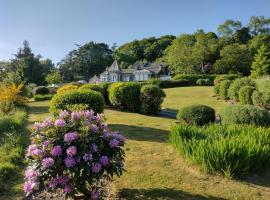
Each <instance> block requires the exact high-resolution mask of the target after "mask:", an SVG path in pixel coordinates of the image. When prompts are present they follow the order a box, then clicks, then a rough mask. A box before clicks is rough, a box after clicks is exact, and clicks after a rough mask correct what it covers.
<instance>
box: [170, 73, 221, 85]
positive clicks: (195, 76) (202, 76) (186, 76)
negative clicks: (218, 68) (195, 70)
mask: <svg viewBox="0 0 270 200" xmlns="http://www.w3.org/2000/svg"><path fill="white" fill-rule="evenodd" d="M216 76H217V75H216V74H177V75H175V76H174V77H173V80H183V79H184V80H188V81H189V83H190V84H191V85H196V82H197V80H198V79H209V80H210V81H211V85H213V84H214V79H215V78H216Z"/></svg>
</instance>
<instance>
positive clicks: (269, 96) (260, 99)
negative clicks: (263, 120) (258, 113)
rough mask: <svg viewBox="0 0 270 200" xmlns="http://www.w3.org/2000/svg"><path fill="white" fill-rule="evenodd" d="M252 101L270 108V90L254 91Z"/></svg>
mask: <svg viewBox="0 0 270 200" xmlns="http://www.w3.org/2000/svg"><path fill="white" fill-rule="evenodd" d="M252 102H253V104H254V105H256V106H260V107H262V108H265V109H267V110H270V91H265V92H259V91H254V92H253V94H252Z"/></svg>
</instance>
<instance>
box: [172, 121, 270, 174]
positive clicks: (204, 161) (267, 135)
mask: <svg viewBox="0 0 270 200" xmlns="http://www.w3.org/2000/svg"><path fill="white" fill-rule="evenodd" d="M269 141H270V129H268V128H262V127H256V126H254V125H227V126H226V125H214V124H213V125H210V126H207V127H204V128H200V127H196V126H189V125H186V124H180V125H176V126H174V127H172V129H171V134H170V142H171V143H172V144H173V145H174V146H175V147H176V149H177V150H178V151H179V152H180V153H181V154H182V155H183V156H184V157H185V158H186V159H188V160H191V161H192V162H194V163H195V164H198V165H199V166H201V167H202V168H203V169H205V170H206V171H208V172H211V173H220V174H223V175H225V176H228V177H242V176H245V175H249V174H252V173H255V172H260V171H263V170H265V169H267V168H269V165H270V143H269Z"/></svg>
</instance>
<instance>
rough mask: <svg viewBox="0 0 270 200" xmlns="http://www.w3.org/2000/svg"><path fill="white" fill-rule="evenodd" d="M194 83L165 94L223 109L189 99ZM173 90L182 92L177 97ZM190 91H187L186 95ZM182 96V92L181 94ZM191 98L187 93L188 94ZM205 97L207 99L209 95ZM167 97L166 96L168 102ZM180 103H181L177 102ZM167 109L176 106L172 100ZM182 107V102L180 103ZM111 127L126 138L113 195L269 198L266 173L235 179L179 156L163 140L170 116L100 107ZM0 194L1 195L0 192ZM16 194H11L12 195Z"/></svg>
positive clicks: (37, 111) (39, 108) (38, 110)
mask: <svg viewBox="0 0 270 200" xmlns="http://www.w3.org/2000/svg"><path fill="white" fill-rule="evenodd" d="M200 90H201V92H200V93H201V95H202V96H204V95H203V94H205V96H207V95H211V88H209V87H200ZM184 91H189V93H192V94H196V93H197V92H196V91H198V90H197V88H194V87H188V88H174V89H167V90H166V93H167V95H168V96H167V98H171V96H174V98H177V99H178V100H179V101H178V102H182V103H184V102H186V104H185V105H188V103H190V102H191V101H192V102H193V103H204V104H205V103H207V102H208V103H209V104H207V105H210V106H211V105H212V104H210V102H214V103H213V105H212V106H213V107H214V108H217V109H218V108H222V107H223V106H225V105H226V103H222V102H219V101H217V102H216V100H214V99H213V100H212V99H208V100H207V98H206V97H205V96H204V97H203V100H201V99H199V98H198V96H197V98H193V95H190V94H189V93H185V92H184ZM173 93H177V94H183V95H179V97H176V95H173ZM187 94H189V95H187ZM181 96H182V97H181ZM188 96H189V97H190V98H187V97H188ZM208 98H211V97H210V96H208ZM169 102H171V100H170V99H166V100H165V103H164V104H165V105H167V106H169ZM182 103H181V104H182ZM29 106H30V107H31V110H30V113H29V114H30V115H29V124H32V123H33V122H34V121H36V120H42V119H44V118H45V117H47V116H48V101H44V102H32V103H30V104H29ZM173 106H174V107H172V106H171V105H170V107H169V108H176V107H178V106H177V105H176V103H174V104H173ZM180 106H182V105H180ZM104 113H105V116H106V118H107V122H108V124H109V125H110V127H111V128H112V129H114V130H119V131H120V132H121V133H122V134H124V135H125V136H126V137H127V138H128V141H127V145H126V148H125V149H126V166H125V169H126V172H125V173H124V175H123V176H122V177H121V178H119V179H117V178H116V179H115V181H114V183H113V185H112V188H113V194H114V196H115V197H121V199H132V200H139V199H153V200H156V199H165V200H170V199H172V200H176V199H203V200H206V199H269V197H270V175H269V174H265V175H264V177H262V176H256V177H255V176H254V177H252V178H250V179H249V181H238V180H232V179H228V178H224V177H222V176H218V175H210V174H206V173H204V172H202V171H200V170H199V169H198V168H196V167H194V166H192V165H190V164H189V163H187V162H186V161H184V160H183V158H181V156H180V155H179V153H178V152H177V151H176V150H175V149H174V148H173V147H172V146H171V145H170V144H168V134H169V129H170V126H171V124H173V123H174V120H173V119H167V118H161V117H155V116H145V115H141V114H135V113H127V112H120V111H116V110H112V109H106V110H105V112H104ZM0 199H2V198H1V196H0ZM11 199H16V198H11Z"/></svg>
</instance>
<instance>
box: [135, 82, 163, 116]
mask: <svg viewBox="0 0 270 200" xmlns="http://www.w3.org/2000/svg"><path fill="white" fill-rule="evenodd" d="M165 96H166V95H165V93H164V91H163V90H162V89H160V88H159V87H158V86H157V85H144V86H142V88H141V95H140V99H141V113H143V114H156V113H157V112H159V111H160V109H161V104H162V102H163V99H164V97H165Z"/></svg>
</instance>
